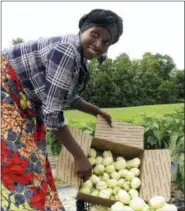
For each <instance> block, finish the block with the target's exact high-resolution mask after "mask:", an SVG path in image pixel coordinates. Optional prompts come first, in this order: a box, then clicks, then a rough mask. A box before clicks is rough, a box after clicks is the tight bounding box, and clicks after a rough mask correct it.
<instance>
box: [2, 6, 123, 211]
mask: <svg viewBox="0 0 185 211" xmlns="http://www.w3.org/2000/svg"><path fill="white" fill-rule="evenodd" d="M79 29H80V33H79V34H78V35H66V36H62V37H61V36H59V37H50V38H45V39H39V40H36V41H33V42H28V43H25V44H20V45H16V46H14V47H13V48H12V49H8V50H6V51H3V53H2V55H3V56H2V59H1V64H2V69H1V79H2V80H1V96H2V133H1V134H2V135H1V143H2V157H1V161H2V183H1V185H2V208H1V210H43V211H46V210H47V211H50V210H65V209H64V207H63V205H62V202H60V200H59V197H58V194H57V191H56V187H55V183H54V179H53V176H52V172H51V168H50V165H49V162H48V158H47V152H46V138H45V130H46V129H48V130H51V131H52V132H53V133H54V135H55V136H56V139H57V140H58V141H61V140H62V144H63V145H64V146H65V147H66V148H67V150H68V151H69V152H70V153H71V154H72V155H73V157H74V160H75V167H76V173H77V174H78V175H79V176H80V177H81V178H82V179H83V180H84V181H86V180H87V179H88V178H89V177H90V176H91V172H92V171H91V170H92V167H91V164H90V163H89V161H88V159H87V157H86V155H85V154H84V152H83V150H82V149H81V147H80V146H79V145H78V143H77V142H76V140H75V139H74V138H73V137H72V135H71V133H70V131H69V129H68V127H67V124H66V122H65V117H64V109H65V108H66V107H69V106H73V107H75V108H76V109H78V110H80V111H83V112H86V113H88V114H91V115H93V116H94V117H96V116H97V115H101V116H102V117H103V118H104V119H105V120H106V121H107V122H108V124H109V125H110V126H111V116H110V115H109V114H108V113H106V112H104V111H103V110H101V109H100V108H98V107H96V106H95V105H92V104H90V103H88V102H86V101H85V100H84V99H82V98H81V97H80V96H79V93H80V92H81V91H82V90H84V89H85V87H86V84H87V82H88V79H89V73H88V68H87V60H90V59H94V58H99V57H101V56H102V55H103V54H105V53H106V52H107V51H108V48H109V46H111V45H113V44H114V43H116V42H117V41H118V40H119V37H120V36H121V34H122V31H123V26H122V19H121V18H120V17H119V16H118V15H117V14H115V13H114V12H112V11H109V10H102V9H96V10H93V11H91V12H90V13H89V14H86V15H84V16H83V17H82V18H81V20H80V22H79Z"/></svg>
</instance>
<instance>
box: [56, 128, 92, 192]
mask: <svg viewBox="0 0 185 211" xmlns="http://www.w3.org/2000/svg"><path fill="white" fill-rule="evenodd" d="M69 129H70V132H71V134H72V135H73V137H74V138H75V140H76V141H77V142H78V144H79V145H80V146H81V148H82V149H83V151H84V153H85V154H86V155H87V154H88V151H89V149H90V146H91V141H92V137H91V136H90V135H88V134H87V133H83V132H82V131H81V130H79V129H76V128H72V127H70V128H69ZM56 178H57V179H60V180H62V181H64V182H66V183H67V184H71V185H72V186H74V187H76V188H79V184H80V182H81V180H80V178H79V177H78V176H77V174H76V173H75V162H74V158H73V156H72V155H71V154H70V152H69V151H68V150H67V149H66V148H65V147H62V150H61V153H60V156H59V159H58V162H57V166H56Z"/></svg>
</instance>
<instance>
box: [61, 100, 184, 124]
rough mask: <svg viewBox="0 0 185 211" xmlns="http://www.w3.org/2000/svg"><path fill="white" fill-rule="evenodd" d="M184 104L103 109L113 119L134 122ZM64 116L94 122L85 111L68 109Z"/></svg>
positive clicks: (181, 106)
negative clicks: (143, 116)
mask: <svg viewBox="0 0 185 211" xmlns="http://www.w3.org/2000/svg"><path fill="white" fill-rule="evenodd" d="M183 107H184V104H182V103H180V104H167V105H151V106H136V107H125V108H105V109H103V110H104V111H106V112H108V113H109V114H110V115H111V116H112V118H113V119H115V120H122V121H128V120H131V121H133V122H134V123H136V124H139V123H140V122H141V121H142V115H143V114H145V115H146V116H155V117H162V116H163V115H164V114H170V113H173V112H175V110H176V109H179V108H183ZM65 117H66V118H67V121H68V122H71V121H75V122H78V123H79V124H86V123H89V122H95V121H96V119H95V118H94V117H93V116H91V115H88V114H86V113H83V112H80V111H76V110H68V111H65Z"/></svg>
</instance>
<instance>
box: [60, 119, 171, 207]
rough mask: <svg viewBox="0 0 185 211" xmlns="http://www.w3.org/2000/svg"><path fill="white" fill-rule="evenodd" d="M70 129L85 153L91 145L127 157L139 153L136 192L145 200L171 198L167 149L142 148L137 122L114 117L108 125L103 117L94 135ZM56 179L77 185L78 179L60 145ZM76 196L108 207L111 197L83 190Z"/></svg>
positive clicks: (141, 134)
mask: <svg viewBox="0 0 185 211" xmlns="http://www.w3.org/2000/svg"><path fill="white" fill-rule="evenodd" d="M70 130H71V133H72V135H73V136H74V138H75V139H76V140H77V141H78V143H79V144H80V146H81V147H82V148H83V150H84V152H85V154H86V155H87V154H88V151H89V149H90V147H93V148H95V149H97V150H110V151H112V152H113V154H114V155H116V156H118V155H121V156H123V157H125V158H126V159H131V158H134V157H139V158H140V159H141V166H140V172H141V174H140V179H141V187H140V190H139V195H140V197H141V198H143V199H144V200H149V199H150V198H152V197H153V196H156V195H161V196H163V197H165V199H166V201H169V199H170V188H171V173H170V172H171V171H170V169H171V159H170V153H169V151H168V150H166V149H163V150H144V147H143V146H144V144H143V142H144V128H143V127H141V126H138V125H133V124H128V123H122V122H120V121H113V127H112V128H110V127H109V126H108V124H107V123H106V122H105V120H104V119H102V118H101V117H98V118H97V125H96V131H95V136H94V137H91V136H89V135H88V134H86V133H83V132H82V131H81V130H78V129H75V128H71V129H70ZM56 176H57V178H58V179H61V180H62V181H65V182H66V183H68V184H71V185H72V186H74V187H76V188H77V189H79V186H80V183H81V180H80V179H79V177H78V176H77V175H76V174H75V169H74V159H73V156H72V155H71V154H70V153H69V152H68V151H67V150H66V149H65V148H64V147H63V148H62V151H61V154H60V156H59V160H58V163H57V168H56ZM77 199H79V200H84V201H87V202H90V203H94V204H98V205H102V206H107V207H110V206H111V205H112V204H114V203H115V201H113V200H108V199H102V198H100V197H94V196H90V195H87V194H83V193H80V192H79V193H78V195H77Z"/></svg>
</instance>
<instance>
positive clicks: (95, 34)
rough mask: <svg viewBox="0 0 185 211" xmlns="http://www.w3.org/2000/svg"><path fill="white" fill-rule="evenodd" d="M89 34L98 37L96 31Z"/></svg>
mask: <svg viewBox="0 0 185 211" xmlns="http://www.w3.org/2000/svg"><path fill="white" fill-rule="evenodd" d="M91 35H92V36H93V37H94V38H98V37H99V34H98V33H96V32H92V33H91Z"/></svg>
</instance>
